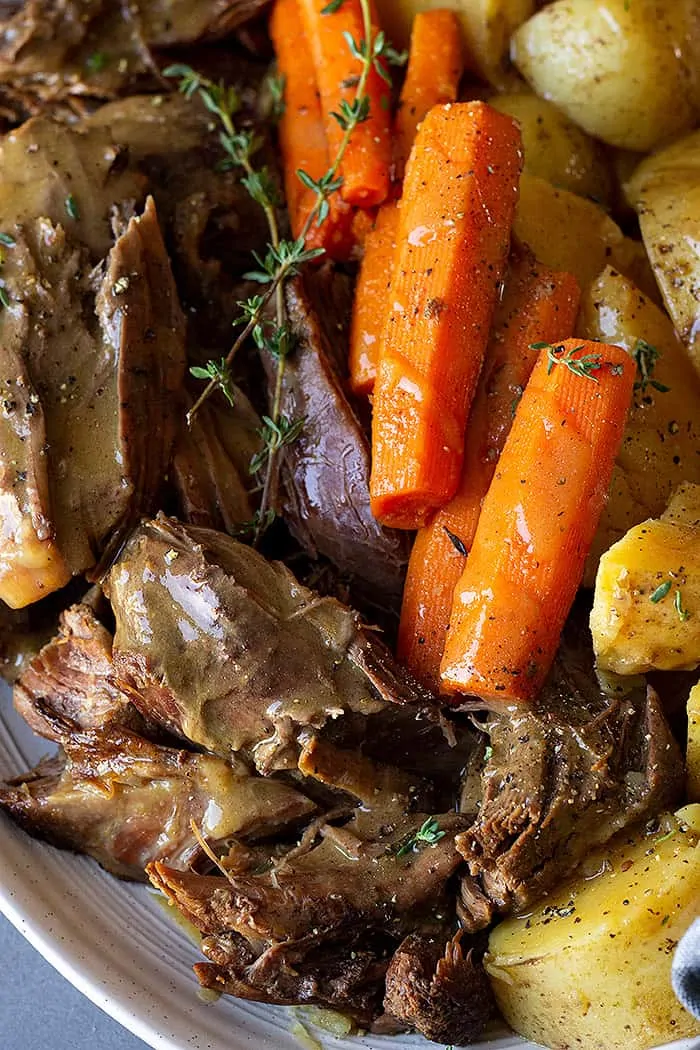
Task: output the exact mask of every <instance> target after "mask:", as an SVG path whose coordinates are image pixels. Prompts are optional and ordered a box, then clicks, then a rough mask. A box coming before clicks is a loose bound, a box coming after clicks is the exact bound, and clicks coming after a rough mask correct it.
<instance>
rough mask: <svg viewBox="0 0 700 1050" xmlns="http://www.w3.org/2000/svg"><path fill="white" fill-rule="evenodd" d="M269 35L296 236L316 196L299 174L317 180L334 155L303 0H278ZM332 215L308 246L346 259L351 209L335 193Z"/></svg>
mask: <svg viewBox="0 0 700 1050" xmlns="http://www.w3.org/2000/svg"><path fill="white" fill-rule="evenodd" d="M270 36H271V38H272V43H273V46H274V49H275V54H276V56H277V68H278V70H279V72H280V74H281V75H282V76H283V77H284V101H285V107H284V112H283V114H282V117H281V119H280V122H279V127H278V134H279V144H280V151H281V153H282V166H283V176H284V192H285V197H286V199H287V208H288V210H289V221H290V224H291V227H292V233H293V234H294V236H295V237H298V236H299V235H300V233H301V231H302V229H303V227H304V224H305V222H306V220H307V219H308V217H309V214H310V213H311V211H312V210H313V208H314V206H315V204H316V194H315V192H314V191H313V190H312V189H309V187H308V186H306V185H304V183H303V182H302V181H301V179H300V178H299V176H298V174H297V172H298V171H300V170H301V171H305V172H306V173H307V175H310V176H311V178H312V179H313V180H314V181H318V180H319V179H320V178H321V176H322V175H323V174H324V173H325V172H326V171H327V170H328V167H329V165H330V155H329V152H328V141H327V139H326V128H325V122H324V120H323V115H322V113H321V100H320V98H319V94H318V87H317V84H316V73H315V70H314V65H313V60H312V57H311V49H310V47H309V43H308V41H307V39H306V36H305V35H304V29H303V25H302V22H301V8H300V5H299V0H277V2H276V3H275V6H274V7H273V9H272V16H271V18H270ZM328 205H329V213H328V217H327V218H326V220H325V222H323V223H322V224H321V225H320V226H319V225H317V224H316V222H314V223H313V225H312V226H311V228H310V230H309V232H308V234H307V237H306V246H307V247H308V248H323V249H324V250H325V251H326V252H327V253H328V255H330V256H331V258H333V259H341V260H346V259H348V258H349V256H350V253H351V251H352V247H353V243H354V242H353V236H352V219H353V210H352V208H351V207H350V205H349V204H346V203H345V201H343V200H341V199H340V197H339V195H338V194H337V193H334V194H332V196H331V197H330V199H329V201H328Z"/></svg>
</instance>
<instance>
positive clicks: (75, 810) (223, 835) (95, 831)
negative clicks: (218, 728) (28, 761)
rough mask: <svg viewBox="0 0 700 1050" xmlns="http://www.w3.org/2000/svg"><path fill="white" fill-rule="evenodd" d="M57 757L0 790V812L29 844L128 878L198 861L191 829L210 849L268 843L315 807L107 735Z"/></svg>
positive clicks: (121, 733) (287, 792)
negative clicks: (65, 852) (83, 857)
mask: <svg viewBox="0 0 700 1050" xmlns="http://www.w3.org/2000/svg"><path fill="white" fill-rule="evenodd" d="M63 748H64V750H63V753H62V754H59V756H58V757H56V758H52V759H49V760H48V761H45V762H43V763H42V764H41V765H39V766H37V768H36V769H34V770H32V772H31V773H28V774H27V775H26V776H24V777H19V778H17V779H16V780H13V781H12V782H11V783H9V784H5V785H3V784H0V807H2V808H3V809H5V810H6V811H7V812H8V813H9V814H10V816H12V817H13V819H14V820H16V821H17V822H18V823H19V824H21V826H22V827H23V828H24V829H25V830H26V831H28V832H29V833H30V834H31V835H34V836H36V837H37V838H42V839H45V840H47V841H48V842H51V843H52V844H53V845H55V846H59V847H61V848H63V849H71V850H76V851H78V852H80V853H87V854H89V855H90V856H92V857H95V859H96V860H98V861H99V863H100V864H101V865H102V866H103V867H104V868H106V869H107V870H109V871H111V872H113V873H114V874H116V875H120V876H123V877H125V878H135V879H139V878H143V873H144V869H145V867H146V866H147V865H148V864H150V863H152V862H153V861H155V860H160V859H162V860H167V862H168V864H169V865H171V866H173V867H183V868H186V867H188V866H189V865H190V864H192V863H194V862H195V861H196V860H197V858H198V857H200V845H199V841H198V839H197V837H196V836H195V834H194V832H193V830H192V827H191V821H194V823H195V825H196V826H197V827H198V828H199V829H200V830H201V834H202V835H203V836H205V837H206V838H207V839H208V840H209V841H210V842H211V843H213V844H214V845H217V844H218V845H222V844H225V843H226V841H227V840H229V839H231V838H232V837H233V836H241V837H243V838H246V837H251V838H255V837H256V836H265V837H267V836H272V835H275V834H276V833H279V832H280V831H281V830H282V829H285V828H287V827H289V826H294V825H296V824H298V823H299V822H301V821H302V820H304V819H305V818H308V817H309V815H310V814H311V813H312V812H313V810H314V805H313V803H312V802H310V801H309V799H307V798H305V797H304V796H303V795H302V794H300V793H299V792H298V791H296V790H294V788H292V787H290V786H288V785H286V784H283V783H281V782H280V781H278V780H275V779H272V778H267V779H263V778H261V777H258V776H256V775H255V774H252V773H251V772H250V770H249V769H248V768H247V766H246V765H245V764H244V763H243V762H241V761H239V760H236V761H234V763H233V764H229V763H228V762H224V761H223V760H222V759H219V758H214V757H213V756H212V755H198V754H192V753H190V752H188V751H181V750H176V749H173V748H165V747H160V746H158V745H156V744H153V743H151V742H150V741H147V740H144V739H143V738H142V737H140V736H138V735H137V734H136V733H133V732H131V731H130V730H128V729H126V728H124V727H119V726H109V727H107V728H105V729H103V730H77V729H73V731H72V732H69V733H66V734H65V737H64V742H63Z"/></svg>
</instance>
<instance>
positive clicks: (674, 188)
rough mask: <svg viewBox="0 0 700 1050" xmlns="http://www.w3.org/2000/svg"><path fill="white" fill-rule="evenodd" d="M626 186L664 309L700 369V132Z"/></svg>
mask: <svg viewBox="0 0 700 1050" xmlns="http://www.w3.org/2000/svg"><path fill="white" fill-rule="evenodd" d="M625 190H626V193H627V197H628V199H629V200H630V202H631V203H632V205H633V206H634V207H635V208H636V209H637V212H638V214H639V226H640V229H641V231H642V237H643V239H644V245H645V247H646V250H647V252H648V254H649V259H650V260H651V264H652V267H653V270H654V274H655V276H656V280H657V282H658V284H659V288H660V289H661V293H662V295H663V297H664V302H665V303H666V307H667V309H668V312H669V314H670V315H671V318H672V319H673V323H674V324H675V326H676V329H677V330H678V334H679V335H680V337H681V339H682V340H683V342H684V343H685V344H686V346H687V348H688V353H689V354H690V357H691V359H692V361H693V364H694V365H695V368H696V369H697V371H698V372H700V251H699V248H698V245H700V131H696V132H694V133H693V134H692V135H688V136H687V137H686V138H684V139H681V141H680V142H676V143H674V144H673V146H670V147H669V148H668V149H665V150H662V151H661V152H660V153H657V154H655V155H654V156H652V157H648V158H647V160H645V161H643V163H642V164H640V166H639V167H638V169H637V171H636V172H635V173H634V175H633V176H632V178H631V179H630V180H629V181H628V182H627V184H626V186H625Z"/></svg>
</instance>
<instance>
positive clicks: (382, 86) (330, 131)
mask: <svg viewBox="0 0 700 1050" xmlns="http://www.w3.org/2000/svg"><path fill="white" fill-rule="evenodd" d="M327 6H328V4H327V0H300V9H301V14H302V26H303V28H304V29H305V32H306V36H307V39H308V41H309V44H310V46H311V53H312V56H313V63H314V66H315V69H316V80H317V83H318V86H319V91H320V93H321V105H322V110H323V115H324V120H325V126H326V137H327V139H328V145H329V149H330V153H331V156H333V157H334V156H335V155H336V154H337V152H338V150H339V148H340V144H341V142H342V139H343V135H344V131H343V128H342V127H341V126H340V124H339V123H338V121H337V120H336V118H335V117H334V116H333V114H334V113H340V110H341V103H342V102H344V101H345V102H352V101H353V99H354V98H355V93H356V85H357V78H358V77H359V75H360V73H361V72H362V61H361V60H360V59H359V58H355V57H354V56H353V55H352V53H351V51H350V47H349V45H348V36H346V34H349V37H352V39H353V41H354V42H355V43H356V44H357V45H359V44H360V43H361V42H362V41H363V38H364V29H363V20H362V8H361V6H360V0H343V3H342V4H341V6H340V7H339V8H338V10H336V11H331V12H329V13H327V14H324V13H323V11H324V8H326V7H327ZM373 39H374V37H373ZM390 94H391V89H390V87H389V85H388V84H387V83H386V82H385V81H384V80H383V79H382V77H381V76H380V75H379V73H378V72H377V71H376V69H375V68H374V66H373V67H372V69H371V71H370V73H369V76H368V78H367V97H368V99H369V117H368V119H367V120H366V121H364V122H363V123H361V124H358V126H357V127H356V128H355V130H354V131H353V133H352V137H351V139H350V142H349V144H348V147H347V149H346V151H345V156H344V158H343V163H342V165H341V169H340V175H341V177H342V179H343V185H342V186H341V188H340V194H341V196H342V198H343V200H345V201H347V202H348V203H349V204H355V205H357V206H358V207H363V208H369V207H372V206H373V205H376V204H381V203H382V201H383V200H385V199H386V197H387V196H388V193H389V175H390V165H391V134H390V111H391V99H390Z"/></svg>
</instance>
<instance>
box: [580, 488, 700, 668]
mask: <svg viewBox="0 0 700 1050" xmlns="http://www.w3.org/2000/svg"><path fill="white" fill-rule="evenodd" d="M687 497H689V498H687ZM685 504H688V509H687V510H686V509H685V507H684V505H685ZM697 504H698V486H690V485H687V486H684V487H683V489H682V490H681V492H680V493H679V494H678V496H677V498H674V500H673V501H672V502H671V504H670V505H669V509H668V511H667V513H666V514H664V515H662V517H661V518H660V519H659V520H652V519H650V520H648V521H645V522H643V523H642V524H641V525H637V526H635V528H633V529H630V531H629V532H628V533H627V535H626V536H624V537H623V539H621V540H620V541H619V542H618V543H615V544H614V545H613V546H612V547H611V548H610V550H609V551H607V552H606V553H605V554H604V555H603V557H602V558H601V559H600V565H599V567H598V575H597V577H596V584H595V596H594V599H593V609H592V611H591V631H592V633H593V647H594V649H595V654H596V659H597V662H598V666H599V667H600V668H602V670H604V671H615V672H616V673H617V674H642V673H643V672H645V671H651V670H661V671H672V670H679V669H682V668H686V669H688V668H694V667H697V666H698V664H699V663H700V522H699V521H698V513H697V509H698V507H697Z"/></svg>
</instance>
